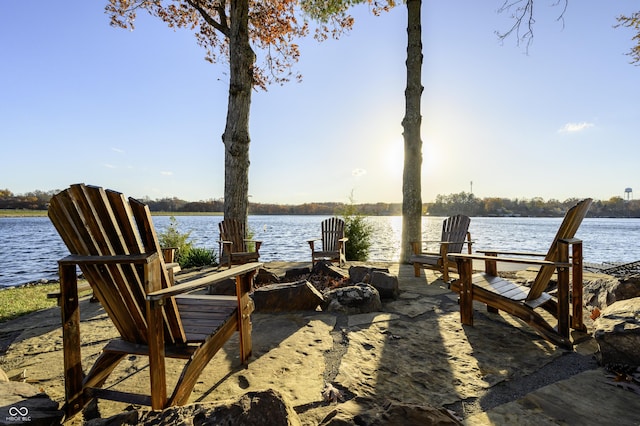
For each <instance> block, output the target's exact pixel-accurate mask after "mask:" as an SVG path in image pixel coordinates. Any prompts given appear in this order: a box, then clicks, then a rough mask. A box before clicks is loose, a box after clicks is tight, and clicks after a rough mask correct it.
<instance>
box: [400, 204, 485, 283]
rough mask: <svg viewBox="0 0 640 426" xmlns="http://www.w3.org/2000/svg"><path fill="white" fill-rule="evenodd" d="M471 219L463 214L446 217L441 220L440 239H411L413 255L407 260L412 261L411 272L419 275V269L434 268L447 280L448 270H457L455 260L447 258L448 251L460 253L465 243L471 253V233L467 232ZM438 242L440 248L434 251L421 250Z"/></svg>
mask: <svg viewBox="0 0 640 426" xmlns="http://www.w3.org/2000/svg"><path fill="white" fill-rule="evenodd" d="M469 223H471V219H469V217H468V216H465V215H461V214H459V215H455V216H451V217H448V218H447V219H445V220H444V221H443V222H442V237H441V238H440V241H413V242H412V243H411V246H412V249H413V255H412V256H410V257H409V262H411V263H413V272H414V275H415V276H416V277H419V276H420V269H434V270H436V271H440V272H442V279H443V280H444V281H445V282H449V271H454V272H456V271H457V270H458V268H457V265H456V262H455V260H453V259H449V258H448V257H447V255H448V254H449V253H461V252H462V248H463V246H464V245H465V244H466V245H467V251H468V253H469V254H471V245H472V244H473V242H472V241H471V234H470V233H469ZM436 243H437V244H439V245H440V250H439V251H438V252H437V253H436V252H429V251H423V248H425V247H426V246H428V245H433V244H436Z"/></svg>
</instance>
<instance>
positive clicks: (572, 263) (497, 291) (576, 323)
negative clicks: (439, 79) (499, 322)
mask: <svg viewBox="0 0 640 426" xmlns="http://www.w3.org/2000/svg"><path fill="white" fill-rule="evenodd" d="M591 201H592V200H591V199H590V198H587V199H585V200H583V201H581V202H579V203H577V204H576V205H575V206H573V207H571V208H570V209H569V210H568V211H567V214H566V215H565V217H564V220H563V221H562V224H561V225H560V227H559V228H558V232H557V233H556V236H555V238H554V240H553V242H552V243H551V247H550V248H549V251H548V252H547V254H546V255H543V256H537V255H536V258H531V257H515V256H525V255H526V256H532V253H529V252H523V251H519V252H502V251H498V250H487V251H478V252H480V253H485V254H483V255H480V254H449V257H450V258H451V259H452V260H455V261H456V263H457V267H458V271H459V274H460V278H459V279H458V280H455V281H453V282H452V284H451V289H452V290H453V291H455V292H457V293H458V294H459V295H460V319H461V321H462V323H463V324H467V325H473V301H474V300H475V301H478V302H481V303H485V304H486V305H487V308H488V310H489V311H491V312H498V310H503V311H505V312H507V313H509V314H511V315H514V316H516V317H518V318H520V319H522V320H523V321H525V322H526V323H528V324H529V325H531V326H532V327H533V328H534V329H535V330H536V331H537V332H538V333H539V334H540V335H542V336H543V337H544V338H545V339H547V340H549V341H551V342H553V343H555V344H557V345H559V346H562V347H565V348H570V347H572V341H571V339H570V335H569V329H570V328H573V329H575V330H580V331H585V326H584V324H583V319H582V303H583V302H582V267H583V262H582V241H580V240H579V239H577V238H575V234H576V232H577V230H578V228H579V227H580V224H581V223H582V220H583V219H584V217H585V216H586V215H587V211H588V210H589V206H590V205H591ZM505 256H506V257H505ZM473 260H483V261H484V262H485V272H484V273H477V274H474V273H473ZM504 262H506V263H519V264H527V265H536V266H538V267H539V269H538V273H537V275H536V278H535V280H534V281H533V283H532V285H531V287H528V286H524V285H521V284H517V283H514V282H512V281H510V280H508V279H505V278H501V277H500V276H499V274H498V264H500V263H504ZM570 271H571V276H572V278H571V292H572V293H571V297H569V291H570V290H569V282H570V278H569V272H570ZM554 276H555V277H556V279H557V282H558V290H557V296H556V297H554V296H552V295H550V294H548V293H546V291H545V290H546V289H547V287H548V285H549V281H550V280H551V279H552V277H554ZM570 305H571V306H570ZM537 308H542V309H544V310H545V311H547V312H548V313H550V314H551V316H553V317H554V318H555V320H556V321H557V323H556V324H550V323H549V322H548V320H547V319H546V318H545V317H543V316H541V315H540V314H539V313H538V312H536V309H537Z"/></svg>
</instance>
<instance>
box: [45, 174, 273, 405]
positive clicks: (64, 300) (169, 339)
mask: <svg viewBox="0 0 640 426" xmlns="http://www.w3.org/2000/svg"><path fill="white" fill-rule="evenodd" d="M49 217H50V218H51V221H52V222H53V224H54V226H55V228H56V229H57V231H58V233H59V234H60V236H61V237H62V239H63V240H64V242H65V244H66V245H67V247H68V249H69V251H70V253H71V255H70V256H67V257H65V258H64V259H62V260H60V261H59V262H58V263H59V272H60V292H61V297H60V305H61V311H62V325H63V327H62V330H63V344H64V377H65V399H66V404H65V412H66V414H67V416H72V415H74V414H76V413H77V412H79V411H80V410H81V409H82V408H83V407H84V406H85V405H86V404H87V403H88V402H89V401H90V400H91V399H92V398H105V399H112V400H117V401H123V402H129V403H134V404H142V405H150V406H151V407H152V408H153V409H154V410H158V409H162V408H165V407H167V406H171V405H183V404H185V403H186V402H187V400H188V398H189V395H190V394H191V392H192V390H193V387H194V385H195V384H196V380H197V379H198V377H199V375H200V373H201V372H202V370H203V369H204V367H205V366H206V365H207V363H208V362H209V361H210V360H211V358H212V357H213V356H214V354H215V353H216V352H217V351H218V350H219V349H220V348H221V347H222V345H223V344H224V343H225V342H226V341H227V340H228V339H229V338H230V337H231V336H232V335H233V334H234V332H235V331H238V332H239V333H240V359H241V362H242V363H244V364H246V363H247V362H248V358H249V356H250V355H251V320H250V314H251V311H252V310H253V303H252V301H251V299H249V296H248V294H247V293H248V291H249V290H250V289H251V286H252V277H253V275H254V273H255V271H256V270H257V269H258V268H259V267H260V266H261V264H260V263H251V264H246V265H243V266H239V267H235V268H232V269H229V270H225V271H224V272H220V273H213V274H211V275H209V276H205V277H203V278H199V279H195V280H193V281H190V282H184V283H180V284H178V285H172V283H171V281H170V279H169V274H168V273H167V270H166V268H165V263H164V260H163V258H162V256H161V255H160V253H161V249H160V246H159V244H158V239H157V236H156V232H155V230H154V228H153V224H152V221H151V215H150V213H149V209H148V208H147V206H146V205H144V204H142V203H140V202H139V201H136V200H135V199H132V198H129V199H128V200H127V199H126V198H125V197H124V196H123V195H122V194H120V193H118V192H115V191H109V190H106V191H105V190H104V189H102V188H98V187H93V186H85V185H83V184H78V185H72V186H71V187H70V188H68V189H67V190H65V191H63V192H61V193H59V194H57V195H55V196H54V197H53V198H52V199H51V203H50V207H49ZM76 266H79V267H80V269H81V271H82V273H83V274H84V276H85V278H86V279H87V280H88V281H89V283H90V284H91V287H92V289H93V292H94V295H95V297H96V298H97V299H98V300H99V301H100V303H101V304H102V306H103V307H104V309H105V311H106V312H107V314H108V315H109V317H110V319H111V320H112V322H113V324H114V326H115V327H116V329H117V330H118V332H119V333H120V338H119V339H115V340H111V341H110V342H109V343H107V345H106V346H105V347H104V349H103V350H102V352H101V354H100V356H99V357H98V358H97V360H96V361H95V363H94V365H93V367H92V368H91V370H90V371H89V372H88V373H87V374H86V375H85V373H84V371H83V369H82V357H81V355H80V328H79V323H80V314H79V306H78V295H77V276H76ZM230 277H236V296H206V295H193V294H186V293H187V292H192V291H194V290H198V289H201V288H203V287H205V286H207V285H209V284H212V283H215V282H218V281H221V280H225V279H228V278H230ZM128 354H135V355H147V356H148V357H149V369H150V371H149V375H150V381H151V384H150V388H151V389H150V396H149V395H140V394H133V393H130V392H124V391H118V390H110V389H103V385H104V384H105V382H106V380H107V379H108V377H109V375H110V374H111V373H112V372H113V370H114V369H115V368H116V366H117V365H118V363H119V362H120V361H121V360H123V359H124V358H125V357H126V356H127V355H128ZM165 358H179V359H184V360H186V364H185V366H184V369H183V371H182V374H181V376H180V378H179V379H178V381H177V383H176V385H175V388H174V390H173V393H172V394H171V395H170V396H167V387H166V374H165Z"/></svg>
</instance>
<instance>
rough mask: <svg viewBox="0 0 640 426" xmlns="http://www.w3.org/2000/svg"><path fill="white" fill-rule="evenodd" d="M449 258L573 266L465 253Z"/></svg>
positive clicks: (547, 261)
mask: <svg viewBox="0 0 640 426" xmlns="http://www.w3.org/2000/svg"><path fill="white" fill-rule="evenodd" d="M448 257H449V258H452V259H453V260H458V259H471V260H484V261H489V262H504V263H523V264H525V265H538V266H564V267H569V266H571V264H570V263H568V262H567V263H565V262H551V261H549V260H543V259H528V258H524V257H496V256H484V255H481V254H464V253H449V255H448Z"/></svg>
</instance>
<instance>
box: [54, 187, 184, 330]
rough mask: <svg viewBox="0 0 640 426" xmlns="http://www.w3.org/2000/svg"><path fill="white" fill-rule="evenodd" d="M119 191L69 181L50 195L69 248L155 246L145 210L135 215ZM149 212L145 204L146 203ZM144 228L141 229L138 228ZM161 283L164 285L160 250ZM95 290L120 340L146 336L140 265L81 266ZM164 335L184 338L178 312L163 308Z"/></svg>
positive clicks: (92, 251)
mask: <svg viewBox="0 0 640 426" xmlns="http://www.w3.org/2000/svg"><path fill="white" fill-rule="evenodd" d="M133 211H134V210H133V209H132V208H131V205H130V204H129V202H128V201H127V200H126V199H125V198H124V196H123V195H122V194H120V193H117V192H114V191H105V190H104V189H102V188H99V187H93V186H85V185H81V184H79V185H72V186H71V187H70V188H69V189H67V190H65V191H63V192H61V193H60V194H57V195H56V196H54V197H53V198H52V200H51V203H50V207H49V217H50V218H51V221H52V222H53V224H54V226H55V227H56V229H57V230H58V233H59V234H60V236H61V237H62V239H63V241H64V242H65V244H66V245H67V248H68V249H69V251H70V252H71V254H77V255H94V256H95V255H97V256H116V255H129V254H143V253H153V252H157V251H158V249H157V239H156V244H150V243H149V244H148V245H145V240H149V241H148V242H150V241H151V240H153V239H154V238H155V231H153V232H150V231H149V230H152V229H153V225H152V223H151V217H150V215H146V216H145V215H144V214H142V215H139V217H135V215H134V214H133ZM147 212H148V209H147ZM141 231H143V232H141ZM160 262H161V268H160V269H162V279H161V282H162V283H163V285H169V281H168V277H167V275H166V271H165V270H164V269H165V268H164V264H163V263H162V258H161V256H160ZM80 269H81V270H82V272H83V274H84V275H85V277H86V278H87V280H88V281H89V283H90V284H91V286H92V288H93V290H94V293H95V296H96V297H97V298H98V300H99V301H100V303H101V304H102V306H103V307H104V309H105V310H106V311H107V313H108V314H109V316H110V318H111V319H112V321H113V323H114V325H115V326H116V328H117V329H118V331H119V333H120V335H121V336H122V338H123V339H124V340H127V341H131V342H135V343H146V342H147V340H146V339H147V323H146V317H145V310H146V300H145V295H146V290H147V289H145V288H144V287H145V280H144V270H143V267H142V266H139V265H138V266H136V265H133V264H118V265H115V264H109V265H104V264H102V265H99V264H96V265H88V264H83V265H81V266H80ZM165 321H166V323H165V328H166V329H167V331H168V333H167V340H169V341H171V342H174V341H184V333H183V332H181V331H180V330H181V326H180V321H179V318H177V315H176V312H172V311H171V309H170V308H169V309H168V310H166V311H165Z"/></svg>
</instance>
